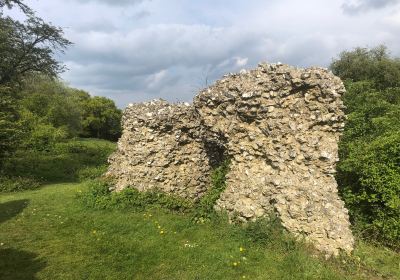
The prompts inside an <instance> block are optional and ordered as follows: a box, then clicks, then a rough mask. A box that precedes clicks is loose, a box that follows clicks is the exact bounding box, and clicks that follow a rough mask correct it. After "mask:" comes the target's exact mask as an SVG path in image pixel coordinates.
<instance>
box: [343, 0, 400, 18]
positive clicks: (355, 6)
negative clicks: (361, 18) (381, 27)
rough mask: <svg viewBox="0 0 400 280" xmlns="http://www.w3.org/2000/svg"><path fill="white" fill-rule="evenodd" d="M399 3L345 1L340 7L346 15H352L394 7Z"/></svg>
mask: <svg viewBox="0 0 400 280" xmlns="http://www.w3.org/2000/svg"><path fill="white" fill-rule="evenodd" d="M399 2H400V1H399V0H357V1H351V0H350V1H349V0H347V1H345V3H344V4H343V5H342V9H343V11H344V12H345V13H346V14H349V15H354V14H359V13H362V12H366V11H369V10H376V9H382V8H385V7H388V6H392V5H396V4H398V3H399Z"/></svg>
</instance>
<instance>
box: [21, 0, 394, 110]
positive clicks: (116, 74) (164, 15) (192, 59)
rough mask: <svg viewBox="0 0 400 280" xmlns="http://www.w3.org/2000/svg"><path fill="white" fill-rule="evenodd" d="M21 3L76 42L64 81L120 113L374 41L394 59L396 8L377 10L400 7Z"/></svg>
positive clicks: (180, 1)
mask: <svg viewBox="0 0 400 280" xmlns="http://www.w3.org/2000/svg"><path fill="white" fill-rule="evenodd" d="M26 1H27V4H28V5H30V6H32V7H33V8H34V9H35V10H36V11H37V12H38V15H39V16H42V17H43V18H44V19H45V20H47V21H51V22H53V23H54V24H56V25H58V26H62V27H63V28H64V30H65V33H66V36H67V38H68V39H69V40H71V41H72V42H74V45H73V46H71V48H69V49H68V51H67V53H66V55H65V56H62V57H61V59H62V60H63V61H64V62H65V63H66V65H67V67H68V68H69V71H67V72H65V73H63V75H62V77H63V79H64V80H65V81H68V82H70V83H71V86H73V87H77V88H82V89H84V90H87V91H89V92H90V93H91V94H94V95H102V96H107V97H109V98H112V99H114V100H115V101H116V103H117V104H118V106H120V107H124V106H125V105H126V104H128V103H130V102H140V101H145V100H149V99H153V98H164V99H167V100H170V101H176V100H181V101H191V100H192V98H193V96H194V94H195V93H196V92H197V91H198V90H200V89H202V88H204V87H206V86H207V85H209V84H211V83H212V82H213V81H215V80H216V79H219V78H220V77H221V76H223V75H224V74H226V73H232V72H238V71H240V70H241V69H242V68H247V69H249V68H253V67H255V66H256V65H257V63H259V62H261V61H269V62H277V61H281V62H283V63H288V64H292V65H295V66H300V67H308V66H312V65H316V66H325V67H326V66H328V65H329V63H330V62H331V59H332V57H335V56H336V55H337V54H338V53H340V52H341V51H343V50H348V49H352V48H354V47H357V46H362V47H366V46H369V47H371V46H375V45H378V44H381V43H385V44H387V46H388V47H389V49H390V50H391V51H392V52H393V55H395V56H396V55H397V56H398V55H400V53H399V50H400V38H399V36H398V35H397V33H398V28H399V24H400V22H399V20H398V16H399V10H397V12H395V10H396V9H385V8H384V7H389V6H390V7H391V8H392V7H393V5H394V4H395V3H397V2H398V1H371V0H364V1H346V2H345V5H344V4H343V3H344V0H331V1H321V0H308V1H298V0H271V1H265V0H252V1H231V2H229V5H227V3H228V1H227V0H225V1H222V0H220V1H212V0H203V1H191V0H168V1H165V0H133V1H128V0H126V1H111V0H108V1H107V0H67V1H65V0H41V1H37V0H26ZM391 5H392V6H391ZM380 7H382V9H380V10H379V11H377V9H379V8H380ZM399 8H400V7H399ZM345 9H347V11H352V12H353V14H354V13H358V16H357V17H355V16H352V17H349V16H347V15H346V14H344V13H343V11H344V10H345ZM368 10H369V11H370V12H368V13H365V12H364V11H368ZM355 11H357V12H355ZM348 14H349V12H348ZM371 34H374V36H371Z"/></svg>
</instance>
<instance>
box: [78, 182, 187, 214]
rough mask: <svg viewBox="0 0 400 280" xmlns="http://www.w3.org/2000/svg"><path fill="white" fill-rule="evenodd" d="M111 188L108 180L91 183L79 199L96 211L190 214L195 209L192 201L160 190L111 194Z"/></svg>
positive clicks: (129, 189) (134, 190) (128, 190)
mask: <svg viewBox="0 0 400 280" xmlns="http://www.w3.org/2000/svg"><path fill="white" fill-rule="evenodd" d="M111 186H112V184H111V183H110V182H109V181H106V180H93V181H90V182H89V189H88V191H86V192H84V193H82V194H80V195H79V198H80V199H81V200H82V202H83V204H84V205H85V206H86V207H88V208H95V209H129V208H131V209H137V210H145V209H149V208H165V209H169V210H172V211H176V212H188V211H190V210H191V209H192V208H193V203H192V202H191V201H188V200H186V199H183V198H181V197H178V196H174V195H169V194H166V193H163V192H160V191H158V190H152V191H147V192H140V191H138V190H137V189H135V188H127V189H125V190H123V191H121V192H111V191H110V187H111Z"/></svg>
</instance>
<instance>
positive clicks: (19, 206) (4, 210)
mask: <svg viewBox="0 0 400 280" xmlns="http://www.w3.org/2000/svg"><path fill="white" fill-rule="evenodd" d="M28 202H29V200H27V199H21V200H13V201H9V202H5V203H1V204H0V224H1V223H4V222H5V221H7V220H9V219H11V218H12V217H14V216H16V215H18V214H19V213H21V212H22V210H24V208H25V207H26V206H28Z"/></svg>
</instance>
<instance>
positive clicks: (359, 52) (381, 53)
mask: <svg viewBox="0 0 400 280" xmlns="http://www.w3.org/2000/svg"><path fill="white" fill-rule="evenodd" d="M330 68H331V69H332V72H333V73H334V74H335V75H337V76H339V77H340V78H342V79H343V80H351V81H353V82H358V81H371V82H373V83H374V86H375V87H376V88H378V89H384V88H388V87H398V86H400V59H399V58H391V57H390V53H389V51H388V49H387V48H386V46H384V45H381V46H378V47H375V48H372V49H368V48H355V49H354V50H352V51H344V52H342V53H340V55H339V58H337V59H335V60H333V62H332V64H331V65H330Z"/></svg>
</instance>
